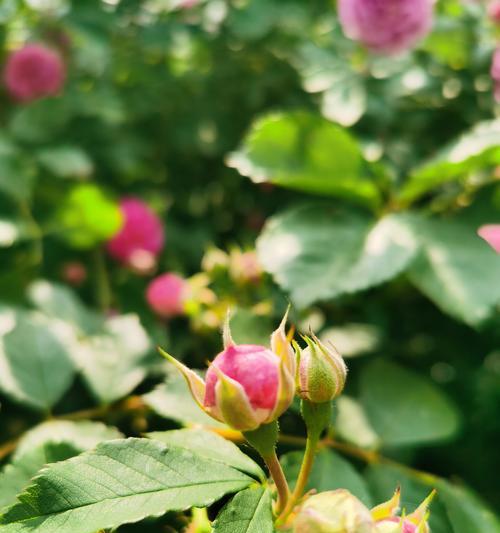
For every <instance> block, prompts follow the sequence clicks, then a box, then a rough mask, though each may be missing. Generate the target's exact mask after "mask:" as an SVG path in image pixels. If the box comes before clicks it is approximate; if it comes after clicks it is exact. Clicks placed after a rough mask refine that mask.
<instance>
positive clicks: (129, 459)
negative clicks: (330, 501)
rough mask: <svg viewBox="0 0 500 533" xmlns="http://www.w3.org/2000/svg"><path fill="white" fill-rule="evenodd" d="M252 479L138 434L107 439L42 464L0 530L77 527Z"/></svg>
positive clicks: (186, 503)
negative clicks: (45, 466)
mask: <svg viewBox="0 0 500 533" xmlns="http://www.w3.org/2000/svg"><path fill="white" fill-rule="evenodd" d="M251 482H252V480H251V478H249V477H248V476H246V475H244V474H242V473H240V472H238V471H237V470H234V469H233V468H230V467H226V466H224V465H222V464H221V463H220V462H214V461H209V460H208V459H205V458H201V457H198V456H196V455H194V454H192V453H190V452H188V451H187V450H183V449H180V448H175V447H172V448H168V447H166V446H165V445H163V444H161V443H159V442H156V441H152V440H145V439H135V440H127V439H124V440H115V441H109V442H108V443H104V444H101V445H99V446H98V447H97V448H96V449H95V451H93V452H89V453H86V454H83V455H81V456H79V457H77V458H74V459H71V460H69V461H64V462H61V463H58V464H54V465H52V466H50V467H49V468H48V469H46V470H45V471H43V472H42V474H41V475H40V476H38V477H37V478H36V479H35V480H34V481H33V484H32V485H30V487H28V489H27V490H26V492H24V493H23V494H22V495H21V496H20V499H19V502H18V503H16V504H14V505H13V506H12V507H11V508H10V509H8V510H7V511H6V512H5V513H4V515H3V516H2V517H0V530H2V532H3V531H5V533H10V532H15V531H19V532H22V531H27V530H28V529H33V528H36V530H37V531H40V533H42V532H49V531H54V530H55V529H60V528H64V529H65V530H66V531H69V530H72V531H75V533H76V532H78V533H93V532H95V531H96V530H99V529H104V528H111V527H116V526H119V525H120V524H124V523H128V522H136V521H138V520H141V519H143V518H145V517H147V516H154V515H160V514H163V513H164V512H165V511H167V510H182V509H186V508H188V507H192V506H197V507H200V506H204V505H210V504H211V503H213V502H214V501H216V500H218V499H219V498H221V497H222V496H223V495H224V494H227V493H230V492H235V491H238V490H241V489H243V488H245V487H246V486H248V485H249V484H250V483H251Z"/></svg>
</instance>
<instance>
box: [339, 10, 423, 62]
mask: <svg viewBox="0 0 500 533" xmlns="http://www.w3.org/2000/svg"><path fill="white" fill-rule="evenodd" d="M338 10H339V17H340V23H341V25H342V28H343V30H344V33H345V34H346V35H347V36H348V37H350V38H351V39H354V40H356V41H360V42H361V43H363V44H364V45H365V46H366V47H367V48H369V49H370V50H372V51H373V52H376V53H379V54H397V53H399V52H403V51H405V50H409V49H411V48H413V47H414V46H415V44H416V43H417V41H419V40H420V39H421V38H423V37H424V36H425V35H427V33H428V32H429V31H430V29H431V26H432V19H433V0H339V2H338Z"/></svg>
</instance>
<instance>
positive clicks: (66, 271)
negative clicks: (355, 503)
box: [61, 261, 87, 287]
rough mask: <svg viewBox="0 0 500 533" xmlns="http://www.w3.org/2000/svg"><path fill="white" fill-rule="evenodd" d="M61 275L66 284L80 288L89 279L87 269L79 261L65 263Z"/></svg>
mask: <svg viewBox="0 0 500 533" xmlns="http://www.w3.org/2000/svg"><path fill="white" fill-rule="evenodd" d="M61 275H62V278H63V280H64V281H65V282H66V283H69V284H70V285H73V286H74V287H79V286H80V285H81V284H82V283H83V282H84V281H85V280H86V279H87V269H86V268H85V265H84V264H83V263H80V262H79V261H70V262H68V263H64V265H63V267H62V273H61Z"/></svg>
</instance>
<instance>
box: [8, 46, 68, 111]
mask: <svg viewBox="0 0 500 533" xmlns="http://www.w3.org/2000/svg"><path fill="white" fill-rule="evenodd" d="M65 77H66V67H65V66H64V63H63V60H62V59H61V57H60V55H59V54H58V53H57V52H56V51H55V50H52V49H51V48H48V47H47V46H44V45H41V44H28V45H26V46H24V47H23V48H21V49H20V50H16V51H15V52H13V53H12V54H11V55H10V56H9V58H8V60H7V65H6V67H5V72H4V79H5V85H6V86H7V89H8V91H9V93H10V94H11V96H12V97H13V98H15V99H16V100H18V101H19V102H26V103H27V102H32V101H33V100H37V99H39V98H45V97H47V96H55V95H57V94H58V93H59V92H60V91H61V89H62V87H63V84H64V80H65Z"/></svg>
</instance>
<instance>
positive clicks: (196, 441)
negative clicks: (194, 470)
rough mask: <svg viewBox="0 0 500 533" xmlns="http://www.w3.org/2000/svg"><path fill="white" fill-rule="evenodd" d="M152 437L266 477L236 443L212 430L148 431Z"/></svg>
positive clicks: (256, 475)
mask: <svg viewBox="0 0 500 533" xmlns="http://www.w3.org/2000/svg"><path fill="white" fill-rule="evenodd" d="M147 436H148V437H149V438H151V439H155V440H159V441H161V442H164V443H165V444H170V445H172V446H178V447H179V448H186V449H187V450H191V451H192V452H193V453H196V454H197V455H199V456H200V457H205V458H207V459H210V460H212V461H219V462H221V463H222V464H225V465H227V466H232V467H233V468H236V469H237V470H241V471H242V472H246V473H247V474H250V475H252V476H255V477H258V478H260V479H264V478H265V476H264V473H263V472H262V469H261V468H260V466H259V465H258V464H257V463H255V462H254V461H253V460H252V459H250V457H248V456H247V455H245V454H244V453H243V452H242V451H241V450H240V449H239V448H238V446H236V444H233V443H232V442H230V441H228V440H226V439H224V438H223V437H221V436H219V435H217V434H216V433H213V432H211V431H204V430H202V429H179V430H173V431H155V432H153V433H148V434H147Z"/></svg>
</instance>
